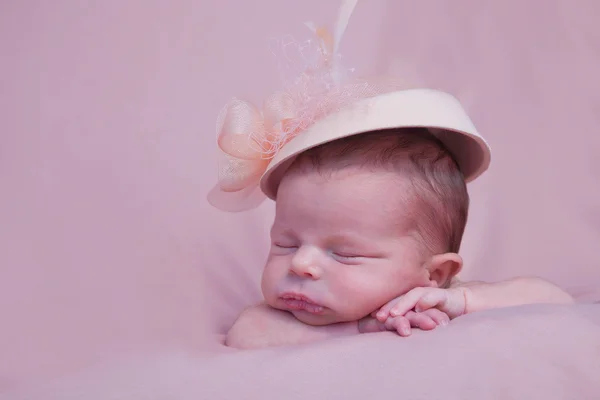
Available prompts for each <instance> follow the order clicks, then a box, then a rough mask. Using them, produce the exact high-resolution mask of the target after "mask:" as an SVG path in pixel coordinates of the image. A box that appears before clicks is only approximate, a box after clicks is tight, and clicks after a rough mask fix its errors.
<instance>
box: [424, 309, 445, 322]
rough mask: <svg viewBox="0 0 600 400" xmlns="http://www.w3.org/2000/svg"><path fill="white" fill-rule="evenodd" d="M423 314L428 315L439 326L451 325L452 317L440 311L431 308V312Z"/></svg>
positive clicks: (427, 311) (426, 311)
mask: <svg viewBox="0 0 600 400" xmlns="http://www.w3.org/2000/svg"><path fill="white" fill-rule="evenodd" d="M421 314H425V315H427V316H428V317H429V318H431V319H432V320H433V321H434V322H435V323H436V324H437V325H442V326H446V325H448V324H449V323H450V317H448V314H446V313H445V312H443V311H440V310H438V309H437V308H430V309H429V310H425V311H423V312H422V313H421Z"/></svg>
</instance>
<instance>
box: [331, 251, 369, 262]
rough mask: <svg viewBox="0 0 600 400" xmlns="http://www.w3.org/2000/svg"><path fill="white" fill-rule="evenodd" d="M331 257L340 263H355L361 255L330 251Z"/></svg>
mask: <svg viewBox="0 0 600 400" xmlns="http://www.w3.org/2000/svg"><path fill="white" fill-rule="evenodd" d="M332 256H333V258H335V259H336V260H337V261H339V262H341V263H357V262H358V261H359V260H360V259H362V258H364V257H363V256H360V255H357V254H346V253H332Z"/></svg>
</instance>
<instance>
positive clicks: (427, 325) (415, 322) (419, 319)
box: [405, 311, 438, 331]
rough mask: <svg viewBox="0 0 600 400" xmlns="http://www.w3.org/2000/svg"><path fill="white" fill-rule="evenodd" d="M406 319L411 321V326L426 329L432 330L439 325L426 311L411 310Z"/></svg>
mask: <svg viewBox="0 0 600 400" xmlns="http://www.w3.org/2000/svg"><path fill="white" fill-rule="evenodd" d="M405 317H406V319H408V321H409V322H410V326H412V327H413V328H419V329H421V330H424V331H430V330H432V329H435V327H436V326H437V325H438V324H437V323H436V322H435V321H434V320H433V319H432V318H431V317H430V316H429V315H427V314H426V313H416V312H414V311H409V312H407V313H406V315H405Z"/></svg>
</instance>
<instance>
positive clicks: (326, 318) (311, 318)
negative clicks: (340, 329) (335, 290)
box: [288, 310, 356, 326]
mask: <svg viewBox="0 0 600 400" xmlns="http://www.w3.org/2000/svg"><path fill="white" fill-rule="evenodd" d="M288 311H289V312H291V313H292V314H293V315H294V317H296V319H297V320H298V321H300V322H302V323H304V324H306V325H312V326H326V325H332V324H337V323H342V322H353V321H356V320H355V319H348V318H343V317H342V316H340V315H337V314H335V313H334V312H332V310H327V311H328V312H325V313H323V314H312V313H309V312H306V311H294V310H288Z"/></svg>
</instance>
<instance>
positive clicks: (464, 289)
mask: <svg viewBox="0 0 600 400" xmlns="http://www.w3.org/2000/svg"><path fill="white" fill-rule="evenodd" d="M541 303H546V304H572V303H574V301H573V298H572V297H571V296H570V295H569V294H568V293H567V292H565V291H563V290H562V289H560V288H559V287H557V286H555V285H553V284H551V283H550V282H548V281H545V280H543V279H541V278H529V277H520V278H514V279H510V280H507V281H503V282H497V283H486V282H466V283H462V282H459V281H457V280H453V282H452V284H451V285H450V287H449V288H439V287H417V288H414V289H412V290H410V291H409V292H408V293H406V294H405V295H403V296H400V297H397V298H395V299H393V300H392V301H390V302H388V303H387V304H385V305H384V306H383V307H381V309H380V310H379V311H378V312H377V313H376V318H377V319H378V320H379V321H380V322H381V323H384V324H385V325H386V326H388V327H390V328H393V329H395V330H396V331H397V332H398V334H400V335H401V336H408V335H410V333H411V329H410V328H411V327H414V326H415V324H412V323H411V324H409V323H408V318H407V316H408V315H409V314H411V313H412V314H414V313H415V312H416V313H417V315H419V316H421V319H422V321H423V322H422V323H421V324H417V325H416V326H418V327H419V328H421V329H425V330H430V329H433V328H435V326H436V325H439V323H436V321H434V320H433V319H432V318H428V317H427V316H425V315H423V313H424V312H426V311H428V310H432V309H437V310H439V311H442V312H443V313H445V314H446V315H447V316H448V318H449V319H454V318H456V317H460V316H461V315H464V314H469V313H473V312H477V311H484V310H490V309H493V308H503V307H511V306H518V305H525V304H541ZM425 323H426V324H425Z"/></svg>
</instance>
